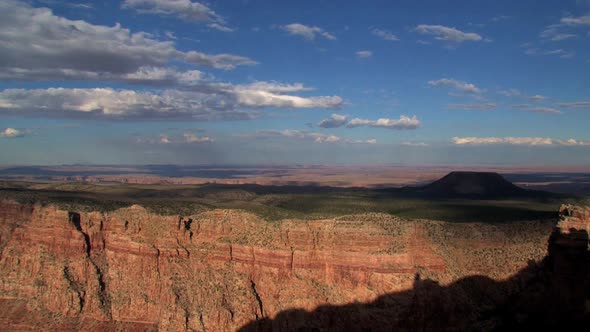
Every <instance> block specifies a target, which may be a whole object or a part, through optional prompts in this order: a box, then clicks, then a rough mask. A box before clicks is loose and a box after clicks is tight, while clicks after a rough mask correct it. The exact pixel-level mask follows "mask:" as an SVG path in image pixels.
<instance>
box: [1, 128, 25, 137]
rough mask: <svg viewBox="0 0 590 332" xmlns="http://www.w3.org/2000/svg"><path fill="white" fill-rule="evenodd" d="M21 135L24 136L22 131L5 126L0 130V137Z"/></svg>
mask: <svg viewBox="0 0 590 332" xmlns="http://www.w3.org/2000/svg"><path fill="white" fill-rule="evenodd" d="M23 136H25V133H24V132H22V131H21V130H18V129H14V128H5V129H4V130H2V131H0V138H16V137H23Z"/></svg>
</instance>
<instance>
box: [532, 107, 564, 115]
mask: <svg viewBox="0 0 590 332" xmlns="http://www.w3.org/2000/svg"><path fill="white" fill-rule="evenodd" d="M526 110H527V111H531V112H535V113H548V114H561V113H562V112H561V111H560V110H558V109H555V108H550V107H532V108H527V109H526Z"/></svg>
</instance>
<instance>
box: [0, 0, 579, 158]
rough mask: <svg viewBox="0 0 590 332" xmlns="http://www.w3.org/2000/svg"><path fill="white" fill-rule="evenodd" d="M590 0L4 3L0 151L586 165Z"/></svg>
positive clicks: (12, 154)
mask: <svg viewBox="0 0 590 332" xmlns="http://www.w3.org/2000/svg"><path fill="white" fill-rule="evenodd" d="M588 128H590V1H588V0H570V1H567V0H562V1H557V0H556V1H532V0H531V1H528V0H520V1H483V0H482V1H435V0H433V1H369V0H365V1H321V0H315V1H277V0H274V1H271V0H268V1H262V0H261V1H258V0H242V1H239V0H235V1H218V0H210V1H207V2H203V1H201V2H197V1H194V0H118V1H115V0H112V1H95V2H89V1H82V0H80V1H79V2H77V1H65V0H64V1H62V0H29V1H16V0H0V164H2V165H17V164H18V165H28V164H32V165H59V164H267V163H279V164H280V163H289V164H404V165H440V164H445V165H446V164H460V165H472V164H478V165H479V164H486V165H494V164H498V165H512V164H513V165H520V164H527V165H560V164H564V165H565V164H567V165H580V164H590V130H588Z"/></svg>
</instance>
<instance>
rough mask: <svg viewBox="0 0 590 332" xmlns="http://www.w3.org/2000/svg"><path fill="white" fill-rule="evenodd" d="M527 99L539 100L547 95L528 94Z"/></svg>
mask: <svg viewBox="0 0 590 332" xmlns="http://www.w3.org/2000/svg"><path fill="white" fill-rule="evenodd" d="M529 99H530V100H533V101H541V100H545V99H547V97H545V96H541V95H534V96H530V97H529Z"/></svg>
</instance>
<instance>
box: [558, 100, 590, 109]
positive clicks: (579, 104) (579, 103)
mask: <svg viewBox="0 0 590 332" xmlns="http://www.w3.org/2000/svg"><path fill="white" fill-rule="evenodd" d="M557 106H559V107H565V108H590V101H575V102H571V103H558V104H557Z"/></svg>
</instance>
